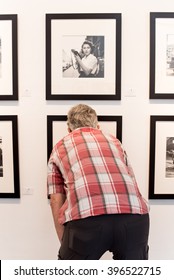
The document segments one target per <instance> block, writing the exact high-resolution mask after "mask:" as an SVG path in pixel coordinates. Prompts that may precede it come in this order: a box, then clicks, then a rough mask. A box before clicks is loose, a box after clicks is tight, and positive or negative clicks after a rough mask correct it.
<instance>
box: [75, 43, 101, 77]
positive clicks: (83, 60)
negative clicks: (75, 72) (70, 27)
mask: <svg viewBox="0 0 174 280" xmlns="http://www.w3.org/2000/svg"><path fill="white" fill-rule="evenodd" d="M71 51H72V52H73V54H74V56H75V59H76V61H77V63H78V69H79V73H80V75H79V78H87V77H90V78H93V77H96V76H97V74H98V73H99V62H98V60H97V58H96V56H95V55H94V54H93V52H94V45H93V44H92V42H90V41H88V40H86V41H84V43H83V44H82V49H81V53H82V55H83V56H82V57H81V55H80V54H79V53H78V52H77V51H76V50H74V49H72V50H71Z"/></svg>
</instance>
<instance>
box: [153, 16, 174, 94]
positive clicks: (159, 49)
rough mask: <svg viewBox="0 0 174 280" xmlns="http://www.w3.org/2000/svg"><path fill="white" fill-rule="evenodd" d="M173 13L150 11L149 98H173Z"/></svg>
mask: <svg viewBox="0 0 174 280" xmlns="http://www.w3.org/2000/svg"><path fill="white" fill-rule="evenodd" d="M173 85H174V13H165V12H164V13H163V12H161V13H155V12H152V13H150V99H174V86H173Z"/></svg>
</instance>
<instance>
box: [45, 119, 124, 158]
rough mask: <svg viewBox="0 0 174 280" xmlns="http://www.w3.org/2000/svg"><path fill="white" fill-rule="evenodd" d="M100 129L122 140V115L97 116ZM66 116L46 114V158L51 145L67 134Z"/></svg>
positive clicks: (48, 155)
mask: <svg viewBox="0 0 174 280" xmlns="http://www.w3.org/2000/svg"><path fill="white" fill-rule="evenodd" d="M98 121H99V124H100V129H102V130H103V131H104V132H106V133H110V134H112V135H115V136H116V137H117V138H118V139H119V140H120V141H122V116H98ZM66 123H67V116H65V115H64V116H47V159H49V157H50V154H51V152H52V149H53V147H54V146H55V145H56V143H57V142H58V141H59V140H61V139H62V138H63V137H64V136H65V135H67V134H68V130H67V124H66Z"/></svg>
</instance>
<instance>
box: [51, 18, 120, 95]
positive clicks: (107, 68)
mask: <svg viewBox="0 0 174 280" xmlns="http://www.w3.org/2000/svg"><path fill="white" fill-rule="evenodd" d="M67 25H68V26H69V27H68V26H67ZM73 26H74V28H73ZM102 26H103V28H102ZM68 34H69V35H68ZM79 34H80V35H79ZM80 36H81V39H82V38H83V37H85V40H86V38H87V39H89V38H90V40H92V41H93V43H94V45H95V44H96V46H97V49H98V52H99V54H100V55H99V57H98V60H99V64H100V69H101V71H103V72H102V73H104V74H102V75H104V76H103V77H102V75H101V77H95V78H89V77H88V78H81V79H78V78H74V76H73V75H74V73H75V70H73V69H72V68H73V67H72V65H73V64H72V63H71V60H70V56H68V55H67V53H71V55H72V52H70V49H72V48H73V47H74V46H75V45H76V44H77V40H79V37H80ZM68 39H69V40H70V42H71V43H70V44H69V43H66V42H67V41H66V40H68ZM95 40H96V41H95ZM97 40H98V41H97ZM94 41H95V42H94ZM103 41H104V42H103ZM63 42H64V46H65V47H66V46H68V48H69V49H68V51H67V52H66V51H65V47H63ZM80 46H81V45H80ZM78 51H79V50H78ZM63 57H64V60H66V61H69V62H64V64H66V67H65V66H63ZM67 67H69V68H68V69H66V68H67ZM64 68H65V69H66V70H68V72H67V71H63V69H64ZM102 69H103V70H102ZM64 73H69V74H66V75H67V76H68V75H69V77H66V78H65V77H63V78H62V75H64ZM72 73H73V74H72ZM76 75H77V71H76ZM70 77H71V78H70ZM120 99H121V14H120V13H97V14H93V13H92V14H83V13H81V14H46V100H120Z"/></svg>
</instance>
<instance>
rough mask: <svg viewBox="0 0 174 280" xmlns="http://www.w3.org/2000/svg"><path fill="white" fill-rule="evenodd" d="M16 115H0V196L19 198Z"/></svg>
mask: <svg viewBox="0 0 174 280" xmlns="http://www.w3.org/2000/svg"><path fill="white" fill-rule="evenodd" d="M19 197H20V186H19V155H18V119H17V116H14V115H13V116H0V198H19Z"/></svg>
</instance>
